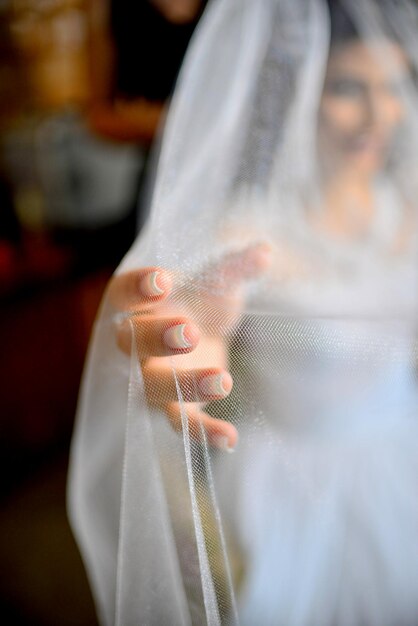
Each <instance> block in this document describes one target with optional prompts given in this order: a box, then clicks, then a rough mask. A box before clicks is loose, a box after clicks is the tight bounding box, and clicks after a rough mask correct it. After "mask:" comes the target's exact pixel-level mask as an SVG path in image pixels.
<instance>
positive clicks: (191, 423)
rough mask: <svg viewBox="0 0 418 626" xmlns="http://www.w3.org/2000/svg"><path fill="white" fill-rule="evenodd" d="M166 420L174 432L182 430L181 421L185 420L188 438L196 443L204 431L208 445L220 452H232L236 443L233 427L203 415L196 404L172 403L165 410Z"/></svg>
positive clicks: (236, 434) (205, 414) (236, 435)
mask: <svg viewBox="0 0 418 626" xmlns="http://www.w3.org/2000/svg"><path fill="white" fill-rule="evenodd" d="M167 415H168V419H169V420H170V423H171V425H172V427H173V428H174V430H176V431H178V432H180V431H181V430H182V425H183V419H184V418H186V419H187V423H188V427H189V432H190V436H191V437H192V438H193V439H195V440H196V441H202V438H203V433H202V430H204V431H205V434H206V437H207V441H208V443H209V445H211V446H214V447H215V448H218V449H220V450H224V451H227V452H232V451H233V450H234V448H235V446H236V444H237V441H238V433H237V429H236V428H235V426H233V425H232V424H231V423H229V422H224V421H223V420H219V419H215V418H214V417H211V416H210V415H208V414H207V413H205V412H204V411H203V410H202V408H201V407H200V406H199V405H198V404H191V403H189V404H187V405H186V404H183V405H180V403H179V402H172V403H171V404H170V405H169V406H168V408H167Z"/></svg>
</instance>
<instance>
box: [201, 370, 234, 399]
mask: <svg viewBox="0 0 418 626" xmlns="http://www.w3.org/2000/svg"><path fill="white" fill-rule="evenodd" d="M231 388H232V378H231V376H230V375H229V374H228V373H226V372H223V373H221V374H209V375H208V376H204V377H203V378H202V379H201V380H200V382H199V389H200V391H201V393H203V394H204V395H205V396H208V397H219V396H221V397H222V398H223V397H225V396H227V395H228V393H229V392H230V391H231Z"/></svg>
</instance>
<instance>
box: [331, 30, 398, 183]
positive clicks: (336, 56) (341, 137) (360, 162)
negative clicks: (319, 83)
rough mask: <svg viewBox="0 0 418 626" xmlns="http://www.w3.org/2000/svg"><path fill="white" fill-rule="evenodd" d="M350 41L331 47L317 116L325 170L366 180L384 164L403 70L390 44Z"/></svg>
mask: <svg viewBox="0 0 418 626" xmlns="http://www.w3.org/2000/svg"><path fill="white" fill-rule="evenodd" d="M373 44H374V45H373V46H370V47H368V46H366V44H364V43H362V42H359V41H357V40H354V41H352V42H348V43H346V44H341V45H340V46H335V47H333V48H332V50H331V53H330V58H329V62H328V67H327V72H326V77H325V84H324V91H323V94H322V99H321V106H320V115H319V149H320V155H321V161H322V163H323V165H324V167H325V168H326V171H328V172H332V173H334V174H335V173H336V172H337V171H338V170H345V171H347V170H348V171H349V172H352V173H357V174H359V175H363V176H371V175H373V174H374V173H375V172H376V171H378V170H379V169H381V168H382V167H383V166H384V165H385V162H386V159H387V156H388V153H389V150H390V146H391V143H392V140H393V136H394V134H395V132H396V130H397V129H398V128H399V126H400V125H401V123H402V121H403V118H404V115H405V111H404V106H403V102H402V99H401V95H400V86H401V84H402V81H404V80H405V78H406V76H407V73H408V67H407V61H406V59H405V55H404V54H403V52H402V49H401V48H400V47H399V46H398V45H397V44H395V43H392V42H389V41H385V42H382V43H379V42H373Z"/></svg>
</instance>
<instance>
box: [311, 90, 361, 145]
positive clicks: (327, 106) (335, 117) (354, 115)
mask: <svg viewBox="0 0 418 626" xmlns="http://www.w3.org/2000/svg"><path fill="white" fill-rule="evenodd" d="M364 120H365V112H364V106H363V105H362V103H361V102H359V101H356V100H349V99H348V98H347V99H343V98H332V97H324V98H323V99H322V102H321V109H320V126H321V130H322V131H323V132H325V133H329V134H332V135H333V136H335V137H338V136H341V137H343V136H347V135H351V134H352V133H355V132H357V131H358V130H360V129H361V126H362V124H363V123H364Z"/></svg>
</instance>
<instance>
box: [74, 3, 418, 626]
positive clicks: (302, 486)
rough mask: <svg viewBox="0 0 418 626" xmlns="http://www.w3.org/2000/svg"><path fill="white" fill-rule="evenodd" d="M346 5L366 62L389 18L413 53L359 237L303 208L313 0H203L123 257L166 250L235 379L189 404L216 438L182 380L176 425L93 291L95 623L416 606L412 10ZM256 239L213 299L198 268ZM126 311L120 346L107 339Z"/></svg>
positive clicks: (374, 615)
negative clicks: (210, 420)
mask: <svg viewBox="0 0 418 626" xmlns="http://www.w3.org/2000/svg"><path fill="white" fill-rule="evenodd" d="M341 4H342V6H343V7H344V8H345V11H346V13H347V15H348V16H349V17H350V18H351V20H352V22H353V24H354V25H355V26H356V29H357V31H358V33H359V37H360V41H362V42H363V43H364V45H366V46H368V47H369V49H370V50H371V51H372V53H373V54H376V55H377V58H379V60H380V62H381V63H382V64H384V65H385V66H386V67H390V66H391V64H392V62H393V61H392V58H391V56H390V54H388V55H387V57H386V56H385V53H384V52H382V49H381V46H379V42H381V41H382V40H385V38H387V37H388V36H389V37H390V38H391V40H393V39H394V40H396V41H397V42H398V45H399V46H401V47H402V50H403V52H404V54H405V56H406V57H407V59H408V68H409V69H408V76H407V79H406V80H404V81H403V83H402V85H401V86H400V87H399V90H398V91H397V98H399V100H400V101H401V102H402V107H403V109H404V111H405V114H404V120H403V123H402V125H401V127H400V128H399V132H397V136H396V138H395V139H394V141H393V144H394V145H393V155H392V156H391V158H390V159H389V161H388V163H387V164H386V165H385V167H384V168H382V169H381V171H380V172H379V173H378V175H376V176H375V177H374V179H373V185H372V190H371V193H372V194H373V197H374V203H375V216H374V219H373V224H372V227H371V228H370V229H369V230H368V232H367V233H366V234H365V235H364V236H362V237H353V238H344V237H343V238H338V237H337V238H336V237H333V236H330V235H329V234H327V233H326V232H322V231H321V230H318V229H316V228H315V227H314V226H313V225H312V224H313V222H312V216H315V215H317V213H318V211H320V207H321V202H322V196H323V189H322V188H321V183H320V176H319V173H318V160H319V156H320V155H319V156H318V150H319V148H318V141H317V136H318V119H319V117H318V116H319V115H320V106H321V104H320V103H321V94H322V91H323V84H324V77H325V73H326V66H327V60H328V56H329V50H330V19H329V12H328V5H327V3H325V2H323V1H322V0H215V1H214V2H212V3H210V4H209V6H208V9H207V11H206V13H205V15H204V16H203V18H202V21H201V23H200V25H199V27H198V28H197V30H196V33H195V36H194V39H193V41H192V44H191V47H190V50H189V52H188V54H187V57H186V61H185V64H184V68H183V70H182V72H181V74H180V78H179V82H178V86H177V89H176V92H175V94H174V97H173V101H172V104H171V107H170V111H169V114H168V120H167V124H166V129H165V133H164V138H163V143H162V149H161V155H160V159H159V164H158V168H157V172H156V180H155V187H154V191H153V194H152V200H151V212H150V219H149V221H148V223H147V225H146V227H145V229H144V231H143V233H142V234H141V235H140V237H139V238H138V239H137V241H136V242H135V243H134V245H133V247H132V249H131V250H130V251H129V252H128V254H127V256H126V258H125V259H124V261H123V262H122V264H121V266H120V268H119V269H118V273H122V272H125V271H127V270H131V269H135V268H140V267H146V266H161V267H164V268H167V269H168V270H169V271H171V272H172V276H173V277H174V283H175V289H174V291H173V293H172V295H171V297H170V300H171V303H172V304H173V306H176V307H177V310H182V311H184V312H185V314H186V315H188V316H189V317H191V318H192V319H194V320H195V321H196V322H197V323H198V324H200V326H201V328H203V329H205V332H207V333H208V334H210V335H213V336H216V337H218V338H222V339H224V341H225V342H226V343H227V345H228V346H229V359H230V370H231V373H232V375H233V378H234V388H233V391H232V393H231V395H230V396H229V397H228V398H227V399H225V400H222V401H218V402H214V403H213V404H211V405H209V407H208V408H207V410H208V412H209V413H210V414H212V415H214V416H215V417H218V418H219V419H224V420H227V421H229V422H231V423H233V424H234V425H236V426H237V428H238V432H239V437H240V438H239V443H238V445H237V449H236V451H235V452H234V453H233V454H228V453H226V452H223V451H221V450H216V449H214V448H213V447H211V446H210V445H209V442H208V441H207V438H206V436H205V432H204V430H203V428H202V429H201V432H200V433H199V434H200V436H199V437H196V433H193V432H191V431H190V429H189V426H188V421H187V403H186V402H184V400H183V398H182V395H181V392H180V386H178V401H179V402H180V405H181V407H182V426H183V428H182V432H181V433H176V432H174V431H173V429H172V428H171V426H170V425H169V423H168V420H167V418H166V416H165V415H163V414H162V413H159V412H157V411H156V410H154V409H152V408H151V407H150V406H149V403H148V401H147V396H146V394H145V391H144V383H143V379H142V373H141V367H140V363H139V362H138V357H137V350H136V343H135V340H134V335H135V323H136V322H135V319H134V317H135V316H134V312H133V311H125V312H124V311H117V310H115V309H114V308H113V306H112V304H111V303H110V302H109V301H108V299H107V298H105V300H104V302H103V304H102V307H101V311H100V314H99V316H98V319H97V321H96V325H95V329H94V333H93V338H92V342H91V346H90V351H89V355H88V359H87V364H86V369H85V373H84V377H83V383H82V389H81V395H80V403H79V411H78V421H77V427H76V430H75V434H74V441H73V446H72V460H71V468H70V482H69V512H70V517H71V521H72V524H73V527H74V531H75V533H76V536H77V539H78V541H79V544H80V548H81V551H82V554H83V557H84V559H85V563H86V567H87V571H88V574H89V577H90V581H91V584H92V589H93V591H94V595H95V599H96V603H97V608H98V613H99V616H100V619H101V621H102V622H103V623H104V624H118V625H119V626H129V625H131V624H132V625H134V624H135V625H138V624H141V625H158V626H164V625H170V626H173V625H186V624H199V625H200V624H208V625H210V626H212V625H215V624H243V625H246V626H247V625H248V626H251V625H253V624H255V623H259V624H262V625H263V626H270V625H271V626H276V625H277V626H281V625H283V626H316V625H318V626H334V625H338V626H345V625H354V624H355V625H359V624H366V625H372V626H384V625H387V626H394V624H396V625H402V624H404V625H405V626H409V625H411V626H412V625H413V624H416V623H418V500H417V496H416V493H417V486H418V438H417V434H418V422H417V418H418V413H417V411H418V395H417V381H416V356H417V354H416V352H417V341H416V331H417V329H416V319H417V315H416V314H417V297H416V296H417V293H416V292H417V269H418V265H417V262H416V261H417V258H416V257H417V254H416V252H417V245H416V244H417V241H416V239H417V238H416V198H417V197H418V196H417V194H416V191H417V189H416V187H417V181H418V175H417V171H416V164H417V163H418V159H417V156H418V155H417V152H418V101H417V92H416V86H415V82H414V78H415V71H416V67H417V63H418V54H417V49H418V46H417V44H416V36H415V32H417V31H416V27H417V26H418V22H417V12H416V9H415V7H414V6H413V4H409V3H407V2H390V1H389V0H387V1H386V0H385V1H384V2H380V1H379V2H377V1H376V2H373V1H372V0H370V1H368V0H361V1H359V2H354V0H353V2H350V1H349V0H345V1H344V2H341ZM405 216H406V217H405ZM406 219H407V224H408V228H407V231H408V236H407V238H406V244H405V245H404V246H403V247H401V250H400V251H398V252H394V250H393V239H394V232H397V230H399V229H401V226H402V224H403V223H404V221H405V220H406ZM258 242H267V243H268V244H269V245H270V246H271V249H272V255H273V262H272V267H271V270H269V271H268V272H267V273H266V274H265V275H264V276H262V277H261V278H259V279H257V280H250V281H248V283H247V284H246V287H245V294H244V296H245V297H244V303H243V306H242V308H240V309H236V308H229V304H228V299H227V298H225V297H224V296H225V295H226V294H227V293H228V290H229V289H230V285H228V284H222V282H221V283H219V282H217V281H211V280H209V279H208V268H211V267H213V266H214V264H215V265H216V263H218V262H219V260H220V259H222V258H223V256H224V255H225V254H230V253H231V251H232V252H237V251H240V250H242V249H243V248H245V247H246V246H247V245H251V244H257V243H258ZM209 275H210V271H209ZM123 319H128V320H131V324H132V337H133V339H132V350H131V357H130V358H129V357H127V356H126V355H124V354H122V353H121V351H120V350H119V349H118V347H117V345H116V339H115V326H116V325H117V324H118V323H119V322H120V321H121V320H123ZM210 356H211V355H210V354H208V357H209V358H210ZM172 376H173V379H174V381H175V382H176V383H177V382H178V372H177V369H176V366H174V365H173V367H172Z"/></svg>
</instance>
